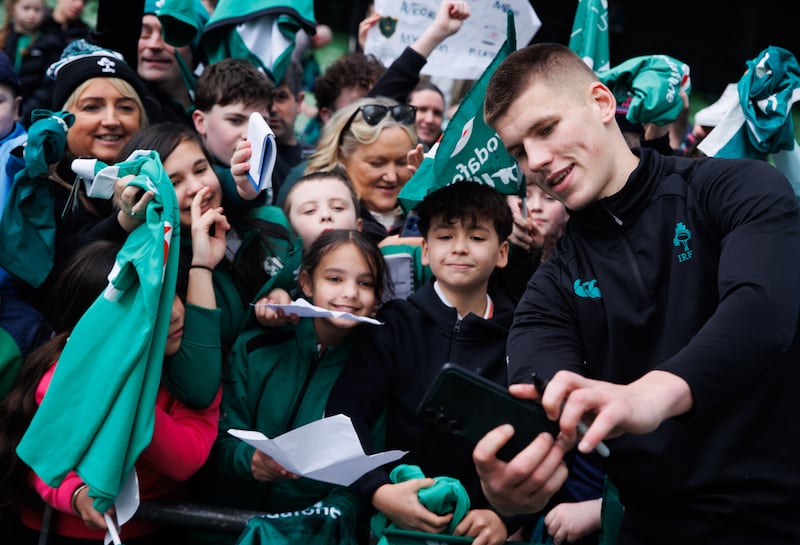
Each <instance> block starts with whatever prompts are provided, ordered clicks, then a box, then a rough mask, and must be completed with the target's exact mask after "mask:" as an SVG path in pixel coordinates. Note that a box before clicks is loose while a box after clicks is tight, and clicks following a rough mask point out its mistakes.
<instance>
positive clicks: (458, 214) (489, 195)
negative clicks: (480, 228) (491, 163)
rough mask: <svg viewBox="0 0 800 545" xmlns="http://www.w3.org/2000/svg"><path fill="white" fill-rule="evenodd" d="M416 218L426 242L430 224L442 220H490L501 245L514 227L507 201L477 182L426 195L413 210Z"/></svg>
mask: <svg viewBox="0 0 800 545" xmlns="http://www.w3.org/2000/svg"><path fill="white" fill-rule="evenodd" d="M415 211H416V213H417V214H418V215H419V224H418V225H419V230H420V232H421V233H422V236H423V237H425V238H427V236H428V230H429V229H430V227H431V220H432V219H433V218H434V217H436V216H442V219H443V220H444V221H445V222H450V221H454V220H461V222H462V223H465V224H471V223H476V222H477V221H478V220H479V219H488V220H491V222H492V224H493V225H494V230H495V231H496V232H497V237H498V239H500V242H505V241H506V240H507V239H508V237H509V236H510V235H511V229H512V228H513V227H514V217H513V215H512V214H511V208H510V207H509V206H508V203H506V199H505V197H504V196H503V195H501V194H500V193H499V192H498V191H497V190H496V189H494V188H493V187H490V186H488V185H485V184H482V183H480V182H475V181H472V180H464V181H460V182H456V183H453V184H450V185H447V186H445V187H442V188H440V189H437V190H436V191H434V192H433V193H431V194H429V195H427V196H426V197H425V198H424V199H423V200H422V202H421V203H419V204H418V205H417V206H416V208H415Z"/></svg>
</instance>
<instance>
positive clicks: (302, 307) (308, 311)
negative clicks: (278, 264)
mask: <svg viewBox="0 0 800 545" xmlns="http://www.w3.org/2000/svg"><path fill="white" fill-rule="evenodd" d="M250 304H251V305H252V306H254V307H263V306H267V307H269V308H271V309H273V310H278V309H279V308H282V309H283V312H284V313H285V314H286V315H287V316H289V315H290V314H297V315H298V316H300V317H301V318H345V319H347V320H355V321H356V322H366V323H368V324H374V325H383V322H379V321H378V320H376V319H375V318H369V317H367V316H356V315H355V314H352V313H350V312H339V311H336V310H328V309H327V308H322V307H317V306H314V305H312V304H311V303H309V302H308V301H306V300H305V299H297V300H296V301H292V302H291V303H289V304H288V305H279V304H276V303H260V304H254V303H250Z"/></svg>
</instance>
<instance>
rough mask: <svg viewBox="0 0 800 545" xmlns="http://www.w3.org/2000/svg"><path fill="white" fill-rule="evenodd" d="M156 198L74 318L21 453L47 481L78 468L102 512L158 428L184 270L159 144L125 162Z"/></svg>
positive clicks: (137, 183) (56, 481)
mask: <svg viewBox="0 0 800 545" xmlns="http://www.w3.org/2000/svg"><path fill="white" fill-rule="evenodd" d="M120 172H121V175H126V174H136V175H135V178H134V179H133V180H132V181H131V182H130V183H129V185H134V186H137V187H140V188H141V189H143V190H145V191H153V193H154V194H155V197H154V198H153V200H152V201H150V202H149V203H148V205H147V210H146V212H145V218H146V219H145V223H143V224H142V225H140V226H139V227H137V228H136V229H134V230H133V232H131V233H130V234H129V235H128V238H127V240H126V241H125V244H124V245H123V247H122V249H121V250H120V251H119V253H118V254H117V259H116V263H115V265H114V268H113V270H112V271H111V273H109V283H108V286H107V287H106V289H105V291H104V292H103V294H102V295H100V296H99V297H98V298H97V300H95V302H94V303H93V304H92V306H91V307H89V309H88V310H87V311H86V313H85V314H84V315H83V316H82V317H81V319H80V320H79V321H78V323H77V325H76V326H75V328H74V329H73V331H72V333H71V334H70V337H69V340H68V341H67V344H66V346H65V347H64V350H63V352H62V353H61V356H60V357H59V359H58V365H57V366H56V369H55V372H54V373H53V378H52V381H51V382H50V386H49V388H48V390H47V394H46V395H45V396H44V399H43V400H42V404H41V405H40V406H39V409H38V410H37V411H36V414H35V416H34V418H33V420H32V421H31V424H30V426H29V427H28V430H27V431H26V432H25V435H24V436H23V437H22V440H21V442H20V444H19V446H18V447H17V454H18V455H19V457H20V458H21V459H22V460H23V461H24V462H25V463H26V464H28V465H29V466H30V467H31V469H33V471H34V472H35V473H36V474H37V475H38V476H39V477H41V479H42V480H43V481H45V482H46V483H47V484H49V485H50V486H54V487H55V486H58V485H59V484H60V483H61V481H62V480H63V479H64V477H65V476H66V475H67V473H68V472H69V471H71V470H75V471H76V472H77V474H78V475H79V476H80V477H81V479H83V482H85V483H86V484H87V485H89V495H90V496H91V497H93V498H94V507H95V509H97V510H98V511H100V512H101V513H102V512H105V511H106V510H107V509H108V508H109V507H110V506H111V505H112V504H113V503H114V500H115V499H116V497H117V495H118V494H119V493H120V489H121V488H122V486H123V485H124V484H125V483H126V481H127V480H128V478H129V476H130V475H131V472H132V471H133V467H134V464H135V463H136V460H137V459H138V458H139V455H140V454H141V452H142V451H143V450H144V449H145V447H147V445H148V444H150V440H151V438H152V435H153V426H154V418H155V411H154V407H155V403H156V395H157V392H158V386H159V383H160V381H161V366H162V362H163V359H164V348H165V346H166V338H167V330H168V328H169V321H170V314H171V311H172V302H173V297H174V294H175V282H176V279H177V271H178V251H179V247H180V244H178V243H177V242H178V240H179V236H178V235H179V231H180V223H179V222H180V215H179V210H178V203H177V199H176V197H175V190H174V188H173V187H172V183H171V182H170V180H169V177H168V176H167V174H166V172H164V167H163V165H162V164H161V160H160V159H159V157H158V154H157V153H156V152H155V151H148V152H146V154H145V155H142V156H140V157H138V158H136V159H134V160H132V161H126V162H125V163H120Z"/></svg>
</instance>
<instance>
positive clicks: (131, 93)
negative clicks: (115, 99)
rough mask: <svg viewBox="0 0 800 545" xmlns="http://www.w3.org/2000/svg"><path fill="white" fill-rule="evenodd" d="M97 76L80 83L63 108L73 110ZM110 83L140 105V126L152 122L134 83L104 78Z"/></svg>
mask: <svg viewBox="0 0 800 545" xmlns="http://www.w3.org/2000/svg"><path fill="white" fill-rule="evenodd" d="M93 79H95V78H89V79H87V80H86V81H84V82H83V83H81V84H80V85H78V86H77V87H76V88H75V90H74V91H72V93H70V95H69V96H68V97H67V100H65V101H64V106H63V107H62V108H61V109H62V110H67V111H69V112H71V111H72V108H74V107H75V105H76V104H77V103H78V99H79V98H80V96H81V94H83V92H84V91H85V90H86V88H87V87H88V86H89V83H90V82H91V81H92V80H93ZM104 79H105V80H106V81H108V83H110V84H111V85H112V86H113V87H114V89H116V90H117V91H119V92H120V94H121V95H122V96H124V97H125V98H130V99H131V100H133V101H134V102H136V105H137V106H139V111H140V112H141V116H140V118H139V119H140V123H139V125H140V126H139V128H140V129H141V128H144V127H146V126H147V125H149V124H150V121H149V120H148V119H147V111H146V110H145V109H144V103H143V102H142V97H140V96H139V93H137V92H136V89H134V88H133V85H131V84H130V83H128V82H127V81H125V80H124V79H121V78H104Z"/></svg>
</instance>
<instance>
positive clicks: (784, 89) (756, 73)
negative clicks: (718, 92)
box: [698, 46, 800, 199]
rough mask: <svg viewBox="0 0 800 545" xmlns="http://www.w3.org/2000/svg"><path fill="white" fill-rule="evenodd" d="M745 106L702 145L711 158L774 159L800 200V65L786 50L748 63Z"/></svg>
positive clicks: (772, 50) (742, 94) (742, 85)
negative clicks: (799, 127) (795, 117)
mask: <svg viewBox="0 0 800 545" xmlns="http://www.w3.org/2000/svg"><path fill="white" fill-rule="evenodd" d="M738 88H739V104H738V105H737V106H735V107H733V108H731V109H730V110H728V113H727V114H726V115H725V117H723V119H722V121H720V123H719V124H718V125H717V126H716V127H715V128H714V129H713V130H712V131H711V132H710V133H708V136H706V137H705V138H704V139H703V141H702V142H700V144H699V145H698V149H700V151H702V152H703V153H705V154H706V155H708V156H710V157H729V158H736V157H744V158H750V159H762V160H768V159H771V160H772V162H773V163H774V164H775V166H776V167H777V168H778V169H779V170H780V171H781V172H783V173H784V174H785V175H786V177H787V178H789V181H790V182H791V183H792V187H793V189H794V193H795V196H797V198H798V199H800V147H798V145H797V142H796V140H795V136H794V122H793V121H792V105H793V104H794V103H795V102H797V101H798V100H800V65H799V64H798V62H797V59H796V58H795V56H794V55H793V54H792V53H791V52H790V51H787V50H786V49H783V48H780V47H775V46H770V47H767V48H766V49H764V50H763V51H762V52H761V53H759V55H758V56H757V57H756V58H754V59H752V60H749V61H747V71H746V72H745V73H744V75H743V76H742V78H741V79H740V80H739V83H738Z"/></svg>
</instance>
